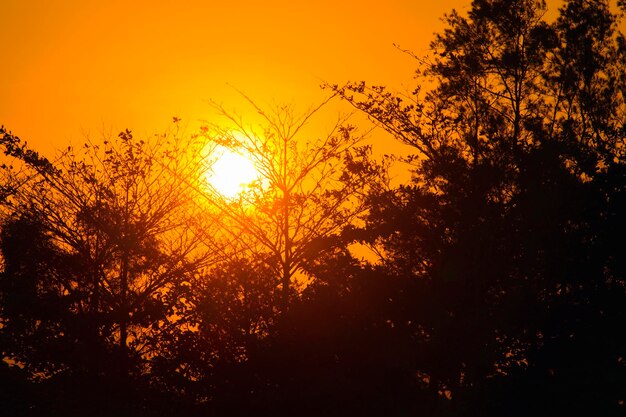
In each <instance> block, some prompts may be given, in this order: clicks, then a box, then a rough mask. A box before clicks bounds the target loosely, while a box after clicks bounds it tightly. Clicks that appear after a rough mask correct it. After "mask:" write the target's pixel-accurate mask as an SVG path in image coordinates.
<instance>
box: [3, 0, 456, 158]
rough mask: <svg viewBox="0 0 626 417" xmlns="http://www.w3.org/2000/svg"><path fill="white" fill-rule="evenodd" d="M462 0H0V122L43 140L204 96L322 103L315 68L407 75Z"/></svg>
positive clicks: (188, 115)
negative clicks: (243, 95) (409, 52)
mask: <svg viewBox="0 0 626 417" xmlns="http://www.w3.org/2000/svg"><path fill="white" fill-rule="evenodd" d="M468 5H469V1H467V2H463V1H459V0H444V1H422V0H387V1H385V2H381V1H373V0H362V1H342V0H316V1H311V2H299V1H294V0H264V1H259V0H239V1H221V2H217V1H206V0H202V1H201V0H194V1H169V0H167V1H164V0H162V1H128V0H124V1H118V0H108V1H102V0H98V1H94V0H66V1H60V0H40V1H34V0H0V27H2V29H3V35H2V38H3V42H2V65H0V91H1V95H0V97H1V99H0V123H1V124H4V125H5V126H6V127H7V128H9V129H11V130H12V131H13V133H15V134H17V135H18V136H20V137H22V138H23V139H26V140H28V141H29V143H30V144H31V145H32V146H34V147H36V148H38V149H43V150H44V151H49V150H50V149H53V148H57V147H62V146H65V145H67V144H68V142H70V141H72V142H74V143H80V142H82V141H83V138H84V136H85V135H89V136H90V137H94V136H96V137H99V136H101V134H102V132H109V131H110V132H114V133H115V132H118V131H120V130H122V129H124V128H130V129H133V130H134V131H135V132H136V134H139V135H143V134H146V135H147V134H152V133H156V132H158V131H161V130H162V129H164V128H165V126H167V125H168V124H169V123H170V122H171V120H172V117H173V116H178V117H181V118H182V119H183V121H186V122H187V123H189V129H193V128H194V126H195V125H196V124H197V123H198V120H199V119H207V118H210V117H211V114H210V109H209V108H208V106H207V104H206V101H207V100H209V99H213V100H215V101H217V102H221V103H224V104H225V105H227V106H230V107H235V108H237V107H239V106H240V104H241V97H239V96H238V95H237V94H236V93H235V91H234V90H233V88H232V87H231V85H232V86H235V87H237V88H238V89H240V90H242V91H244V92H245V93H246V94H248V95H249V96H251V97H253V98H254V99H255V100H258V101H260V102H262V103H272V102H274V101H276V102H293V103H295V104H296V105H297V106H299V107H302V108H303V109H304V108H306V107H309V106H310V105H313V104H315V103H317V102H319V101H320V100H321V99H322V98H323V97H324V94H325V93H324V92H322V91H321V90H320V89H319V85H320V84H321V83H322V82H323V81H328V82H332V83H343V82H345V81H348V80H353V81H358V80H367V81H368V82H371V83H375V84H384V85H389V86H393V87H396V88H399V89H400V88H402V86H409V87H410V86H412V85H413V84H412V79H411V77H412V72H413V69H414V66H415V65H414V62H413V61H412V59H411V58H410V57H409V56H408V55H406V54H403V53H401V52H400V51H398V50H397V49H396V48H395V47H394V46H393V44H394V43H397V44H400V45H401V46H402V47H404V48H407V49H411V50H412V51H414V52H416V53H418V54H419V53H423V52H425V51H426V48H427V47H428V43H429V41H430V40H431V39H432V34H433V32H434V31H436V30H439V29H441V23H440V20H439V19H440V17H441V16H442V15H443V14H444V13H445V12H449V11H450V10H451V9H452V8H453V7H457V8H459V9H460V10H463V9H467V7H468Z"/></svg>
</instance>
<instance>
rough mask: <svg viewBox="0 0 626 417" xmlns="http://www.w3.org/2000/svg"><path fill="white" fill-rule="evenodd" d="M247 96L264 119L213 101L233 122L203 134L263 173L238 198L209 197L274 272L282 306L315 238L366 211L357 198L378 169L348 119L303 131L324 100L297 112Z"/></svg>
mask: <svg viewBox="0 0 626 417" xmlns="http://www.w3.org/2000/svg"><path fill="white" fill-rule="evenodd" d="M244 97H245V96H244ZM245 98H246V99H247V100H248V102H249V103H250V105H251V106H252V107H253V108H254V110H255V111H256V112H257V113H258V114H259V115H260V116H261V119H262V124H261V125H260V126H259V127H258V128H257V127H254V126H250V125H248V124H246V122H245V120H243V119H242V118H241V117H239V116H237V115H236V114H233V113H232V112H229V111H228V110H226V109H224V108H223V107H221V106H219V105H215V108H216V109H217V110H218V112H219V114H220V115H221V116H223V117H224V118H225V119H226V120H227V122H228V123H229V124H230V126H228V127H224V126H216V125H214V126H207V127H204V128H203V129H202V133H201V136H202V137H203V138H205V139H206V140H207V141H208V142H209V143H213V144H216V145H221V146H224V147H227V148H230V149H232V150H234V151H235V152H237V151H239V152H242V151H243V152H245V153H246V154H247V155H249V156H250V158H251V159H252V160H253V162H254V164H255V165H256V167H257V169H258V171H259V173H260V178H259V179H258V180H257V181H256V183H255V184H254V185H253V186H252V187H251V188H250V189H249V190H248V191H247V192H245V193H242V194H240V196H239V199H237V200H235V201H233V200H229V199H225V198H223V197H221V196H220V195H219V193H217V192H215V193H213V195H212V196H210V197H208V199H209V201H210V203H211V204H212V205H213V207H214V208H215V210H216V213H217V216H218V217H219V218H220V219H221V221H222V222H223V224H224V228H225V230H226V231H227V233H228V235H227V236H228V237H229V238H230V239H231V240H234V241H235V242H236V243H237V244H238V245H240V247H241V248H242V250H244V251H248V253H249V254H250V255H252V256H254V257H255V258H256V259H257V262H261V263H263V264H265V265H267V266H268V267H269V268H271V269H272V270H273V271H274V274H275V276H276V278H277V281H278V284H279V285H280V287H281V292H282V302H281V303H282V308H283V309H285V308H286V307H287V306H288V304H289V299H290V298H291V297H292V296H293V295H294V289H295V288H297V287H298V286H299V285H302V282H300V283H298V282H296V278H295V276H296V275H297V274H298V273H302V272H303V269H302V264H303V261H304V260H305V259H306V258H307V257H311V256H315V254H314V253H315V249H314V244H315V242H316V241H319V240H320V239H323V238H330V237H333V236H338V235H339V234H340V232H341V231H342V229H343V228H345V227H346V226H348V225H350V224H352V223H353V222H354V221H355V220H356V219H357V218H358V216H360V215H361V214H362V213H363V211H364V206H363V202H362V199H361V198H360V197H361V196H362V195H363V193H364V190H365V189H366V187H367V185H368V183H369V179H370V178H371V177H372V176H373V175H374V174H376V173H377V172H376V170H374V169H373V168H372V166H371V165H370V161H369V147H367V146H358V144H359V142H361V141H362V139H363V136H362V135H358V134H356V129H355V128H354V126H351V125H349V124H347V123H346V120H343V119H339V120H338V121H337V123H336V124H335V125H334V126H333V127H332V128H331V129H330V131H329V132H328V133H327V134H325V135H322V136H307V132H306V125H307V123H309V121H310V119H311V118H312V117H313V116H314V115H315V114H316V113H317V112H318V111H319V110H320V109H321V108H322V107H323V106H324V105H325V104H326V103H327V100H326V101H324V102H323V103H322V104H320V105H319V106H318V107H316V108H314V109H312V110H309V111H307V112H305V113H303V114H301V115H297V114H295V112H294V110H293V109H292V108H291V107H289V106H282V107H277V108H276V109H273V110H267V111H266V110H264V109H262V108H260V107H259V106H258V105H257V104H256V103H255V102H254V101H252V100H250V99H249V98H247V97H245ZM300 275H301V274H300ZM300 279H302V276H300Z"/></svg>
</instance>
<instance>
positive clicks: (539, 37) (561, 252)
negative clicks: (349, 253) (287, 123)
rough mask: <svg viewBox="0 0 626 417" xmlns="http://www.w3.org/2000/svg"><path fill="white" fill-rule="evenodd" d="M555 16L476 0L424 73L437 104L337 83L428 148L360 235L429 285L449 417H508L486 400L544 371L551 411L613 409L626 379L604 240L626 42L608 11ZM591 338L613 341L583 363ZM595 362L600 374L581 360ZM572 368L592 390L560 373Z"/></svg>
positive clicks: (586, 5) (420, 359)
mask: <svg viewBox="0 0 626 417" xmlns="http://www.w3.org/2000/svg"><path fill="white" fill-rule="evenodd" d="M544 7H545V5H544V4H543V3H542V2H537V1H514V2H504V1H474V2H473V3H472V7H471V9H470V11H469V12H468V15H467V17H463V16H461V15H460V14H458V13H456V12H453V13H451V14H450V15H448V16H447V17H446V20H445V22H446V24H447V26H448V27H447V29H446V30H444V32H442V33H441V34H439V35H437V37H436V38H435V41H434V42H433V43H432V44H431V50H432V54H431V55H430V57H427V58H425V59H424V60H421V61H420V62H421V66H422V70H421V72H419V73H418V75H421V74H423V75H424V76H426V77H427V78H428V77H430V79H431V80H433V81H434V82H435V87H434V88H433V89H432V90H431V91H429V92H427V93H426V94H425V96H424V97H423V98H422V95H421V93H420V91H419V89H418V90H416V91H415V92H414V95H413V96H412V97H411V99H412V101H411V102H408V103H407V102H406V99H405V98H403V97H398V96H396V95H394V94H393V93H391V92H389V91H387V90H386V89H385V88H383V87H369V86H367V85H366V84H365V83H354V84H349V85H347V86H345V87H338V86H335V87H333V88H334V90H335V91H337V92H339V93H340V94H341V95H342V96H343V98H345V99H346V100H347V101H348V102H350V103H351V104H353V105H354V106H355V107H356V108H358V109H360V110H362V111H364V112H365V113H366V114H367V115H368V116H370V118H372V119H373V120H374V121H375V122H376V123H377V124H379V125H380V126H382V127H383V128H385V129H386V130H387V131H389V132H390V133H392V134H393V135H394V136H395V137H396V138H397V139H399V140H401V141H403V142H404V143H407V144H409V145H411V146H413V147H414V148H415V150H416V154H415V155H414V156H412V157H410V158H409V159H408V161H407V162H409V163H411V164H413V167H414V180H413V182H412V184H410V185H406V186H401V187H399V188H398V189H397V190H394V191H391V192H389V191H387V192H384V193H379V194H375V195H373V196H372V199H371V201H372V204H373V205H374V207H373V209H372V210H371V214H372V215H371V217H370V222H369V223H368V226H367V227H366V229H365V230H364V235H363V236H368V235H369V239H370V240H371V241H373V242H382V249H381V252H382V253H385V255H386V257H387V259H386V262H385V264H386V265H388V268H389V270H391V271H393V272H394V273H395V274H400V275H408V276H409V277H412V278H413V280H414V281H415V285H414V288H415V289H414V292H413V295H414V299H413V300H412V301H410V304H409V305H402V306H399V308H402V309H405V310H407V311H408V312H409V314H407V315H406V316H405V317H404V320H405V321H410V322H412V323H414V326H415V330H414V332H415V334H416V335H417V337H416V345H417V346H416V348H415V355H416V357H417V363H418V364H417V369H418V370H419V372H421V373H423V374H424V375H425V376H426V380H427V381H428V383H427V385H428V388H429V389H431V390H432V392H433V402H434V403H436V402H437V401H439V402H441V399H442V398H448V400H447V401H444V402H445V403H448V405H446V406H443V408H442V407H440V408H439V409H440V412H441V413H444V412H452V413H453V414H455V415H456V414H458V413H460V414H462V413H464V412H467V413H469V414H472V415H473V414H474V413H479V414H481V413H487V412H488V411H487V409H488V408H489V407H492V408H491V409H489V412H494V413H496V414H497V413H506V412H508V409H497V407H496V404H498V400H497V398H490V399H489V401H491V402H489V401H485V400H480V399H481V398H484V397H483V396H484V395H487V394H486V393H487V392H488V391H487V390H488V389H494V387H496V386H497V383H496V384H494V383H493V381H500V379H499V377H497V375H508V374H514V375H516V378H525V377H528V378H536V377H537V375H538V374H539V373H542V372H545V374H542V375H541V378H542V379H541V380H540V382H538V383H541V384H544V385H545V386H549V387H551V388H550V389H555V390H557V391H555V396H557V397H559V398H562V399H563V401H562V402H561V401H557V402H556V404H557V405H556V406H555V407H554V409H553V410H551V411H553V412H555V413H561V412H566V410H567V411H571V412H580V410H583V409H584V410H590V409H592V408H593V407H594V406H595V407H598V406H599V402H600V400H599V398H604V399H605V401H606V403H607V404H608V403H610V404H612V405H611V406H607V407H608V408H607V407H605V406H602V407H601V409H603V410H607V412H608V410H610V412H612V413H615V412H617V408H618V405H617V404H618V399H619V398H618V397H617V396H616V394H608V392H615V391H614V390H615V389H616V388H617V387H618V386H619V382H617V381H619V380H621V378H622V376H621V375H622V373H621V372H622V371H620V370H619V365H617V361H619V358H620V357H621V353H619V352H621V351H622V349H623V347H624V345H623V344H622V343H621V342H619V341H620V340H621V338H620V337H619V336H617V335H616V329H617V328H619V325H618V324H617V322H615V321H613V320H612V319H611V320H607V319H604V318H601V316H602V315H603V314H604V313H600V312H603V311H605V310H606V311H608V310H611V311H613V312H614V314H615V316H614V317H622V316H623V315H622V313H620V311H621V308H620V307H618V305H619V304H614V303H615V301H617V300H621V299H622V298H623V296H624V293H623V290H618V289H616V288H615V284H614V282H615V281H614V280H615V279H616V275H615V272H613V271H616V270H615V269H614V266H613V265H615V264H614V263H613V261H610V260H609V259H608V258H607V256H608V257H611V255H609V254H610V253H612V252H613V250H614V248H613V247H609V246H611V245H610V244H608V241H606V240H604V238H600V237H599V236H598V235H597V233H600V234H601V235H604V233H605V232H606V231H608V230H609V229H608V227H609V226H608V224H607V223H604V221H602V220H600V219H601V218H602V217H605V216H608V217H611V215H608V214H607V213H606V211H605V210H609V211H610V212H612V211H613V209H614V208H611V209H609V207H615V206H614V204H616V201H621V197H620V195H621V193H622V191H621V190H622V188H623V183H622V180H623V179H619V177H620V175H621V174H618V173H619V172H622V169H623V168H622V166H623V161H624V160H623V143H624V139H623V125H624V122H623V120H624V119H623V117H624V114H625V113H624V109H625V107H624V101H623V95H622V93H621V91H622V90H623V80H624V77H623V74H624V66H623V62H624V57H623V52H622V49H620V46H619V45H620V44H621V43H622V37H621V35H620V34H619V33H617V32H616V26H615V25H616V17H615V16H614V15H612V14H611V13H610V11H609V8H608V6H607V4H606V2H603V1H593V2H577V1H568V2H566V3H565V5H564V6H563V8H562V9H561V11H560V17H559V18H558V20H557V21H556V22H555V23H554V24H548V23H546V22H545V21H543V13H544ZM609 173H610V174H609ZM607 176H608V177H611V178H612V180H611V181H615V182H612V184H613V186H614V187H615V188H614V189H613V190H612V191H609V190H608V189H606V188H605V184H606V183H605V181H606V178H607ZM611 201H612V202H611ZM617 204H619V203H617ZM598 216H599V217H598ZM616 226H617V225H616ZM616 226H614V227H616ZM613 236H614V235H613ZM381 237H382V239H381ZM600 242H606V243H607V244H608V246H604V243H600ZM597 245H600V246H601V247H602V249H600V246H597ZM618 270H619V269H618ZM609 271H611V272H609ZM619 280H620V279H619V278H618V281H619ZM411 304H413V305H414V306H413V307H411ZM582 306H585V307H582ZM574 323H576V324H575V325H574ZM583 323H585V324H583ZM591 323H594V324H591ZM609 323H610V324H609ZM579 326H580V327H579ZM593 327H595V328H596V329H600V328H602V329H603V332H602V334H603V336H602V337H600V335H599V334H597V333H595V332H591V333H590V332H589V330H591V328H593ZM420 329H425V330H426V331H425V333H422V334H420V332H419V330H420ZM548 329H550V330H549V332H550V336H549V337H546V332H548ZM592 334H593V335H594V336H591V335H592ZM420 338H422V340H424V339H425V340H424V342H425V343H419V339H420ZM594 338H595V340H603V342H602V343H600V344H599V345H598V346H597V350H596V351H595V353H594V354H591V355H587V353H585V351H586V349H587V348H588V347H589V346H590V345H589V344H585V343H586V342H583V341H586V340H594ZM574 339H576V340H579V341H580V343H579V342H574V341H573V340H574ZM557 340H561V341H562V342H558V343H557V342H556V341H557ZM552 342H554V343H555V344H554V345H552ZM549 345H552V347H550V348H548V346H549ZM617 346H620V347H619V348H617ZM539 352H542V353H539ZM550 352H552V353H550ZM589 352H591V350H589ZM558 353H562V354H563V355H570V357H571V358H572V360H570V361H567V362H562V361H559V360H558V358H557V356H556V355H558ZM536 355H537V356H536ZM544 355H546V356H544ZM581 355H584V356H585V358H586V359H588V360H589V361H588V362H586V363H587V364H584V363H583V361H582V360H580V359H578V361H580V362H577V361H576V360H574V359H573V358H575V357H578V358H580V356H581ZM606 355H608V356H609V357H611V358H612V359H611V360H610V362H611V365H608V364H606V363H604V362H603V358H604V357H605V356H606ZM539 358H541V359H539ZM559 362H561V365H560V366H561V369H560V371H558V372H562V373H563V374H565V375H570V376H572V377H573V379H572V380H571V382H573V381H579V383H580V385H578V386H576V385H575V384H570V385H565V384H564V380H559V382H557V381H556V380H555V379H552V380H551V379H550V376H549V375H551V372H555V369H556V364H557V363H559ZM592 364H594V365H592ZM594 366H596V367H597V368H598V369H597V371H591V369H593V368H594ZM539 369H541V371H539ZM583 369H586V371H583ZM526 371H527V372H526ZM525 372H526V373H525ZM578 372H580V373H578ZM585 372H586V373H585ZM520 375H523V376H520ZM531 375H532V376H531ZM546 375H548V376H546ZM583 375H585V376H583ZM608 375H611V377H609V376H608ZM617 375H620V376H619V377H618V376H617ZM567 378H569V377H565V379H567ZM611 378H614V379H611ZM588 379H594V380H595V383H594V385H593V388H590V387H589V385H585V386H586V387H587V390H588V393H587V394H586V395H581V393H582V392H583V389H582V386H583V381H584V380H588ZM510 380H514V378H513V377H512V378H511V379H510ZM487 387H491V388H487ZM559 390H560V391H559ZM557 392H558V395H557ZM500 394H502V392H500ZM524 395H527V396H528V397H527V398H524V399H523V401H526V403H527V404H529V406H528V407H529V409H533V410H534V412H539V411H538V410H541V404H542V401H543V399H541V398H539V397H533V396H532V394H531V392H530V391H529V388H528V387H527V388H526V391H524V393H523V394H521V395H520V398H518V401H522V398H521V397H523V396H524ZM594 396H595V397H594ZM565 398H567V399H565ZM592 398H593V399H592ZM510 400H511V398H509V401H510ZM505 404H510V402H509V403H505ZM583 406H584V407H583ZM505 407H506V405H505ZM534 407H537V408H534ZM577 409H578V411H577ZM445 410H448V411H445ZM494 410H497V411H494ZM524 410H527V411H528V409H526V408H524ZM522 413H523V412H522Z"/></svg>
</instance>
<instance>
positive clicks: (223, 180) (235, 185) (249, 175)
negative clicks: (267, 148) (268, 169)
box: [207, 147, 259, 198]
mask: <svg viewBox="0 0 626 417" xmlns="http://www.w3.org/2000/svg"><path fill="white" fill-rule="evenodd" d="M215 156H216V160H215V163H213V165H212V166H211V168H210V169H209V170H208V171H207V180H208V182H209V184H211V186H212V187H213V188H215V189H216V190H217V191H218V192H219V193H220V194H221V195H223V196H224V197H227V198H234V197H236V196H237V195H238V194H240V193H241V192H243V191H244V190H245V188H246V186H248V185H249V184H250V183H251V182H253V181H255V180H256V179H258V178H259V172H258V171H257V169H256V167H255V166H254V163H253V162H252V161H251V160H250V158H247V157H245V156H244V155H241V154H238V153H235V152H233V151H231V150H229V149H226V148H224V147H218V149H216V150H215Z"/></svg>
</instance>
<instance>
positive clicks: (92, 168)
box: [1, 131, 211, 401]
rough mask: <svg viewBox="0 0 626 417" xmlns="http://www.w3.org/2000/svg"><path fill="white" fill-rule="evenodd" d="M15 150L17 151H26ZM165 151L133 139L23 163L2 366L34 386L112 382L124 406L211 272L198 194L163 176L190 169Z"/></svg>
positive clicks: (13, 207)
mask: <svg viewBox="0 0 626 417" xmlns="http://www.w3.org/2000/svg"><path fill="white" fill-rule="evenodd" d="M6 139H8V140H9V141H8V142H5V143H4V144H5V148H7V149H8V151H11V149H10V146H14V147H16V148H18V147H20V146H23V145H22V144H21V143H20V141H19V139H18V138H17V137H14V136H10V135H5V140H6ZM168 141H169V139H168V138H167V137H161V138H160V142H159V143H156V144H154V145H153V146H151V145H149V144H147V143H144V142H143V141H137V140H135V139H134V138H133V136H132V134H131V133H130V132H129V131H125V132H122V133H121V134H120V135H119V137H118V138H115V139H112V140H107V141H105V142H104V145H103V146H102V147H100V146H99V145H93V144H86V145H85V146H84V148H83V151H82V152H80V153H76V152H75V151H74V150H73V149H72V148H68V149H67V151H66V152H65V153H63V154H62V155H61V156H60V157H59V158H58V160H57V161H55V162H54V163H40V162H39V161H38V160H35V161H34V162H33V161H31V160H28V159H27V158H23V157H21V155H19V154H18V155H15V156H18V157H21V159H22V161H23V162H25V163H26V167H25V169H26V171H24V170H21V171H19V172H18V173H17V175H19V176H20V177H22V178H23V177H24V176H26V179H23V180H19V179H17V180H14V182H15V183H19V184H21V186H20V187H19V188H15V190H14V192H13V194H12V195H11V196H10V197H9V198H8V199H7V200H6V201H5V207H6V215H5V219H4V223H5V226H4V228H3V239H2V241H3V246H2V249H3V256H4V258H5V269H4V273H3V275H2V287H3V288H2V296H3V300H4V309H3V315H4V318H5V320H6V322H7V325H5V326H4V327H3V328H2V330H1V333H2V335H3V337H4V338H5V340H7V341H10V342H8V343H7V344H6V345H5V346H7V347H6V348H5V349H6V350H5V349H3V356H4V359H5V360H11V361H16V362H17V363H19V364H20V366H21V367H23V368H24V369H25V370H27V371H28V372H29V373H30V374H31V376H32V377H33V378H39V379H42V378H43V379H49V378H52V377H57V375H75V376H76V375H78V376H80V375H85V376H87V377H89V378H97V379H101V378H112V381H114V384H116V386H117V388H116V389H118V391H119V392H120V396H121V399H120V400H121V401H125V399H124V398H125V396H126V394H124V392H123V390H124V389H125V388H126V389H129V390H130V389H131V385H130V378H135V377H138V376H139V375H141V373H143V372H145V369H146V367H147V366H148V364H149V361H150V359H151V357H153V356H154V355H155V352H154V351H153V349H154V348H156V345H155V343H154V342H153V340H154V339H155V338H156V339H158V337H159V336H158V335H159V334H160V333H161V332H162V331H163V330H164V329H165V328H167V326H168V325H169V324H170V322H171V320H172V317H175V313H176V310H177V309H178V308H180V299H179V297H178V293H179V292H180V291H181V290H182V288H184V287H185V285H188V281H189V278H190V274H192V273H193V272H194V271H196V270H197V269H199V268H200V267H202V266H203V265H205V264H206V263H207V262H210V261H211V256H209V255H210V252H208V249H207V247H206V246H205V243H206V240H207V236H206V234H207V233H208V232H209V230H210V229H209V226H210V225H204V224H200V220H199V219H200V218H199V217H198V216H196V215H195V214H194V210H195V209H196V206H194V205H190V203H189V202H190V199H189V195H188V193H189V191H190V190H189V189H188V188H186V187H181V184H180V183H179V182H178V181H176V180H175V178H174V177H172V176H168V175H163V171H162V169H163V168H162V165H166V166H167V167H168V168H169V170H172V171H176V172H179V173H181V174H182V172H184V170H186V169H188V167H189V166H191V165H189V166H188V165H186V164H185V163H184V161H183V160H181V157H182V155H183V154H181V153H180V152H176V149H175V147H176V144H175V143H174V141H169V142H170V143H168ZM172 148H174V149H172ZM172 152H174V153H172ZM10 153H13V154H15V152H10ZM40 158H41V157H40ZM157 162H158V163H157ZM42 167H43V168H42ZM29 168H30V169H29ZM7 169H9V170H10V167H7ZM38 352H39V353H38ZM115 381H117V382H115ZM102 400H104V399H102Z"/></svg>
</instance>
